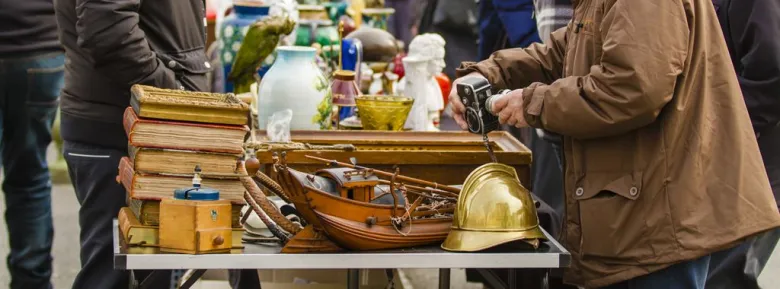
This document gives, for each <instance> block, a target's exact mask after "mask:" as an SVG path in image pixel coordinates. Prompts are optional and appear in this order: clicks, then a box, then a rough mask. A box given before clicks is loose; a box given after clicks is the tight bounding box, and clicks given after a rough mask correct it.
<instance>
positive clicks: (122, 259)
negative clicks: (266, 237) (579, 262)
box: [113, 219, 571, 270]
mask: <svg viewBox="0 0 780 289" xmlns="http://www.w3.org/2000/svg"><path fill="white" fill-rule="evenodd" d="M113 228H114V230H113V231H114V232H113V239H114V240H113V241H114V269H117V270H127V269H128V263H129V261H130V260H129V259H142V258H148V257H149V255H138V256H134V255H132V254H126V253H122V252H121V245H120V242H119V222H118V220H117V219H114V220H113ZM542 231H543V233H544V234H545V236H546V237H547V238H548V241H549V242H550V243H551V244H552V245H553V246H554V247H555V248H556V249H557V250H558V251H559V252H555V253H537V254H554V255H558V258H557V263H558V264H557V266H555V267H539V268H565V267H569V266H570V264H571V254H570V253H569V251H568V250H566V249H565V248H564V247H563V246H561V244H560V243H559V242H558V241H557V240H555V239H554V238H552V236H551V235H550V234H549V233H548V232H547V231H546V230H542ZM372 253H373V254H377V255H387V254H398V253H391V252H388V253H383V252H372ZM369 254H371V253H369ZM436 254H438V253H417V254H416V255H419V256H431V255H436ZM483 254H505V253H483ZM509 254H516V253H509ZM165 255H169V254H159V255H155V256H156V257H163V256H165ZM170 255H173V256H176V257H177V258H191V257H194V256H195V255H185V254H170ZM241 255H243V256H246V255H247V254H241ZM241 255H239V256H241ZM283 255H289V257H290V258H295V256H300V255H301V254H283ZM308 255H315V256H318V257H324V256H327V255H330V254H327V253H326V254H308ZM202 256H203V255H202ZM211 256H220V255H210V257H211ZM221 257H225V256H221ZM308 257H311V256H308ZM366 257H368V256H366ZM266 267H267V266H260V267H256V268H255V267H253V268H249V267H247V268H210V267H204V268H189V267H188V268H186V269H317V268H309V267H307V268H304V267H302V266H273V268H271V267H268V268H266ZM315 267H316V266H315ZM488 267H489V266H474V267H473V268H488ZM404 268H409V269H413V268H421V269H424V268H428V269H430V268H440V269H459V268H464V267H463V266H443V267H431V266H420V267H417V266H405V267H404ZM469 268H471V267H469ZM527 268H534V267H527ZM134 269H139V268H134ZM159 269H160V270H168V269H176V268H159ZM179 269H181V268H179ZM320 269H323V268H320ZM328 269H387V268H385V266H359V267H356V268H352V267H344V266H333V267H329V268H328ZM139 270H141V269H139ZM143 270H155V269H153V268H147V269H143Z"/></svg>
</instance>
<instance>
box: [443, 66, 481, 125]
mask: <svg viewBox="0 0 780 289" xmlns="http://www.w3.org/2000/svg"><path fill="white" fill-rule="evenodd" d="M467 77H482V78H485V77H484V76H482V74H479V72H472V73H469V74H468V75H466V76H463V77H461V78H458V79H455V81H453V82H452V89H450V96H449V98H450V103H451V104H452V116H453V118H455V122H456V123H458V125H459V126H460V128H461V129H463V130H466V129H468V128H469V126H468V124H466V119H464V118H463V115H464V114H465V113H466V107H465V106H464V105H463V103H462V102H460V97H458V83H460V82H461V81H463V79H464V78H467Z"/></svg>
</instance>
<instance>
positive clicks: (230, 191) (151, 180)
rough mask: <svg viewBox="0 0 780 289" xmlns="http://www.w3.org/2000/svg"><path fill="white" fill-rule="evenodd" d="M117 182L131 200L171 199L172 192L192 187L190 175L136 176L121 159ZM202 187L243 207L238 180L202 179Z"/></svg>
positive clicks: (129, 163)
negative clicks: (212, 190)
mask: <svg viewBox="0 0 780 289" xmlns="http://www.w3.org/2000/svg"><path fill="white" fill-rule="evenodd" d="M117 178H118V181H119V182H120V183H122V185H123V186H124V187H125V190H127V192H128V194H130V198H131V199H139V200H161V199H163V198H172V197H173V191H174V190H176V189H180V188H188V187H191V186H192V175H189V176H186V175H182V176H165V175H144V174H137V173H136V172H135V170H134V169H133V163H132V162H131V161H130V158H128V157H123V158H122V160H120V161H119V176H117ZM202 185H203V186H204V187H208V188H213V189H216V190H219V198H220V199H222V200H229V201H230V202H231V203H233V204H239V205H243V204H244V203H246V201H245V200H244V191H245V189H244V185H243V184H241V181H240V180H233V179H203V181H202Z"/></svg>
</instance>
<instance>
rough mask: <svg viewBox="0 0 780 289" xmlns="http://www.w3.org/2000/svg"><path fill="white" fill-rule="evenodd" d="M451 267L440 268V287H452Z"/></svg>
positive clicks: (446, 288) (447, 288) (442, 288)
mask: <svg viewBox="0 0 780 289" xmlns="http://www.w3.org/2000/svg"><path fill="white" fill-rule="evenodd" d="M450 273H451V271H450V268H440V269H439V289H450V275H451V274H450Z"/></svg>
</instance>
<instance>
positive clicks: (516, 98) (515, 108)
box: [492, 89, 528, 128]
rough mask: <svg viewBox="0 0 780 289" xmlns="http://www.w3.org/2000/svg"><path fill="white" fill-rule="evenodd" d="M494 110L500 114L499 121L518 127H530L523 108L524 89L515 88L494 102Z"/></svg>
mask: <svg viewBox="0 0 780 289" xmlns="http://www.w3.org/2000/svg"><path fill="white" fill-rule="evenodd" d="M492 110H493V111H494V112H496V113H497V114H498V122H499V123H501V124H508V125H511V126H514V127H517V128H523V127H528V122H526V121H525V114H524V113H523V112H524V108H523V90H522V89H516V90H513V91H511V92H509V93H507V94H506V95H504V96H503V97H501V98H499V99H497V100H496V101H494V102H493V107H492Z"/></svg>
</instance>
